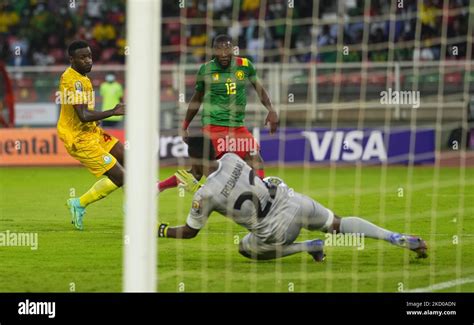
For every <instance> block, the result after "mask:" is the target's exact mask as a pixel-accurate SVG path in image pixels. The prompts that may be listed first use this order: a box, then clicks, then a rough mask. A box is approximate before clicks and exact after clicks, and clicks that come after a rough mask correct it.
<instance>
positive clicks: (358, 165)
mask: <svg viewBox="0 0 474 325" xmlns="http://www.w3.org/2000/svg"><path fill="white" fill-rule="evenodd" d="M173 3H174V2H173ZM166 6H167V5H166V1H165V7H166ZM173 8H174V11H172V10H170V11H168V12H166V10H165V11H164V12H165V17H163V33H164V35H165V36H164V47H163V57H164V62H168V63H172V64H174V63H178V66H177V71H175V72H174V73H175V76H176V78H177V80H178V81H177V83H176V85H177V90H178V92H179V94H180V96H181V97H182V98H183V100H182V101H180V112H181V114H180V115H176V118H175V120H174V124H173V126H174V127H176V126H178V127H179V123H180V121H182V119H183V117H184V112H185V110H186V108H187V104H188V101H189V98H190V96H191V95H192V93H193V87H194V75H195V73H196V71H197V68H198V67H199V64H201V63H204V62H205V61H208V60H210V59H211V58H212V46H211V44H212V39H213V37H214V36H216V35H217V34H221V33H227V34H229V35H231V36H232V37H233V39H234V42H235V44H236V45H237V46H238V49H237V50H238V55H239V56H243V57H247V58H249V59H250V60H251V61H252V62H254V63H255V65H256V67H257V74H258V75H259V77H260V79H261V80H262V82H263V84H264V86H265V88H266V89H267V90H268V92H269V94H270V97H271V99H272V102H273V104H274V106H275V108H276V109H277V110H278V112H279V117H280V124H279V131H278V133H277V135H276V136H271V135H269V134H268V133H266V132H260V131H261V130H262V129H264V126H263V121H264V119H265V116H266V110H265V109H264V108H263V106H262V105H261V104H260V102H259V99H258V96H257V95H256V93H255V91H253V89H252V88H251V87H249V88H248V90H247V94H248V105H247V119H246V126H247V127H248V128H250V129H256V130H257V134H259V138H260V141H261V144H262V146H265V144H266V143H269V141H273V140H275V139H277V140H278V142H277V144H276V145H275V146H273V147H272V148H273V149H275V151H276V154H275V155H272V159H270V162H269V163H268V166H269V167H270V171H271V173H276V174H277V176H279V177H281V178H283V179H285V177H286V176H288V182H292V184H291V183H290V186H291V185H293V186H295V187H296V188H297V191H298V192H301V193H304V194H306V195H308V196H311V197H312V198H314V199H316V200H318V201H321V202H323V203H324V205H325V206H327V207H329V208H330V209H333V210H335V211H341V212H340V214H341V215H342V216H347V215H351V216H352V215H354V216H363V217H365V218H366V219H368V220H370V221H372V222H374V223H376V224H378V225H380V226H382V227H387V228H390V227H394V228H396V229H391V230H394V231H398V232H403V233H407V234H411V233H416V234H419V235H421V236H422V237H423V238H425V239H426V240H427V241H428V242H429V244H430V261H431V262H428V263H427V264H428V269H429V272H427V273H423V272H422V271H419V272H418V273H417V272H416V271H414V270H413V267H412V266H413V259H412V257H411V255H410V254H411V252H410V251H408V250H405V251H403V252H400V251H397V253H399V254H400V255H403V260H402V261H401V263H402V264H401V266H400V267H399V269H398V270H400V271H401V276H398V275H394V272H395V271H394V269H393V263H392V261H391V260H390V257H388V258H387V255H386V252H387V250H388V249H390V247H387V244H386V243H384V242H383V241H380V242H378V243H375V242H370V241H369V242H368V243H367V245H368V246H371V248H370V249H367V255H368V256H363V255H362V254H361V253H360V251H359V250H357V249H353V250H352V251H349V253H348V252H347V251H346V252H345V253H344V254H345V255H343V256H344V262H343V264H341V261H340V260H339V261H338V260H337V259H335V256H337V254H338V252H337V249H336V248H334V249H330V252H331V253H332V254H333V256H332V258H329V259H328V260H327V261H326V262H325V266H324V270H323V271H322V273H318V275H319V276H321V277H322V279H323V283H324V284H323V285H321V286H316V287H315V286H314V284H313V282H314V281H315V280H316V279H315V278H314V276H313V275H312V272H313V271H314V270H313V269H314V265H313V262H312V261H311V260H309V259H308V256H307V255H305V254H301V256H299V257H298V258H297V259H296V262H297V267H295V268H292V267H288V263H290V264H292V263H295V259H292V260H287V259H277V260H276V261H275V262H274V269H273V270H271V271H269V268H268V265H265V264H263V266H262V264H259V263H251V264H250V265H249V266H248V267H249V272H248V274H249V279H248V280H247V282H248V283H247V284H246V285H241V284H239V283H238V280H242V279H241V277H239V275H238V274H236V273H235V272H234V271H233V269H234V266H235V265H234V263H235V259H234V258H233V257H232V255H235V254H237V253H236V247H237V246H235V245H234V246H232V245H226V246H224V247H223V248H222V250H219V253H220V254H224V255H225V259H224V261H223V262H222V266H223V267H224V268H225V270H224V272H223V273H222V274H220V273H218V274H216V275H214V274H213V273H212V272H214V271H215V270H212V265H214V259H215V258H216V256H215V255H216V254H217V255H218V253H216V250H215V249H213V248H215V245H216V242H217V241H216V240H215V239H213V236H217V237H220V238H225V241H226V242H230V243H234V244H235V243H238V241H239V240H240V239H241V238H242V237H243V235H245V233H246V232H245V231H243V230H242V229H240V228H235V227H234V226H233V225H232V224H231V223H230V221H228V222H227V223H222V224H221V223H216V224H212V223H211V224H210V225H209V227H208V229H207V230H205V231H204V232H205V233H206V235H205V236H202V237H201V238H200V239H199V240H200V244H201V246H200V248H201V252H200V253H199V260H200V264H201V276H200V284H199V285H197V286H195V287H193V289H192V290H194V291H226V292H227V291H262V290H263V291H312V290H320V291H353V292H357V291H406V290H411V289H413V288H415V287H416V286H417V285H418V283H420V281H419V278H420V277H423V276H427V277H428V279H429V280H428V283H427V284H426V285H427V286H432V285H434V284H435V283H437V282H439V281H440V279H441V278H443V279H444V278H446V277H449V276H448V273H443V271H442V270H440V269H439V267H438V266H437V263H436V261H439V260H440V258H441V257H438V256H437V252H440V251H442V252H443V253H442V254H446V250H448V251H451V252H455V253H454V254H455V261H454V264H453V265H452V266H453V267H454V268H455V274H450V275H452V276H455V277H456V278H462V277H463V272H464V273H466V272H467V273H469V272H471V271H472V265H471V268H467V269H466V266H465V265H466V263H464V264H463V261H462V259H463V256H464V255H463V251H462V245H459V244H458V243H459V242H456V240H466V241H467V240H470V238H471V237H472V233H469V230H466V229H465V227H464V221H465V216H467V215H468V213H470V212H472V209H471V208H466V206H467V205H466V191H465V189H466V186H470V185H472V182H471V180H469V179H468V175H469V173H466V166H470V164H472V155H471V152H470V151H469V148H468V146H469V145H468V140H469V139H468V133H467V130H468V129H469V128H468V123H469V116H468V114H469V105H472V98H471V97H470V96H471V95H470V93H472V91H473V89H474V71H473V68H472V47H473V39H472V35H473V31H474V30H473V19H474V18H473V11H472V10H473V9H472V8H473V4H472V2H470V1H449V0H444V1H442V0H441V1H422V0H419V1H401V0H392V1H376V0H372V1H370V0H367V1H355V0H354V1H277V0H261V1H245V0H244V1H226V0H221V1H218V0H216V1H210V2H205V1H183V2H180V3H179V6H178V8H176V6H174V7H173ZM395 95H396V96H395ZM397 96H398V97H397ZM403 96H406V97H405V99H406V100H405V101H404V100H403ZM193 123H194V124H193V125H194V126H195V127H198V126H199V118H196V119H195V121H194V122H193ZM165 128H166V126H165ZM170 128H171V125H170ZM292 128H293V129H296V130H298V132H299V133H298V132H296V133H295V132H289V131H288V130H290V129H292ZM318 128H320V129H318ZM354 130H360V131H362V134H363V135H362V138H360V139H359V140H360V144H361V145H362V149H360V150H362V151H361V152H360V155H359V156H357V155H356V156H357V157H356V158H354V159H344V158H343V157H344V152H349V153H352V154H355V152H356V151H359V149H358V146H357V145H354V142H351V140H350V139H349V138H347V132H349V131H354ZM374 130H376V131H377V132H380V134H382V135H383V137H382V142H383V146H384V147H385V148H386V149H387V150H388V151H387V154H388V156H387V157H386V158H385V159H382V158H381V159H369V158H368V159H364V155H365V152H363V151H364V150H366V148H365V149H364V145H366V144H367V141H370V140H367V137H370V136H371V135H373V131H374ZM422 130H431V131H432V133H430V135H431V138H430V137H428V138H426V137H425V136H424V135H423V134H422V133H420V131H422ZM301 132H306V135H307V136H306V140H307V142H306V144H305V145H304V147H303V149H302V153H301V155H300V156H301V158H300V159H299V160H298V159H296V160H293V159H291V157H290V156H291V155H292V154H293V152H294V151H292V148H291V147H292V146H293V143H294V142H292V141H296V140H297V139H298V138H301ZM328 132H333V133H331V135H327V134H328ZM338 132H341V133H340V134H338ZM344 132H346V133H344ZM404 132H405V133H407V134H408V135H407V136H403V137H400V138H398V136H401V134H403V133H404ZM311 133H313V134H312V135H311ZM326 135H327V136H328V146H327V147H328V148H330V149H328V151H326V153H325V154H324V153H323V154H322V156H321V159H319V160H318V159H317V158H316V155H317V154H318V150H319V153H321V150H322V148H323V147H324V141H325V137H326ZM331 136H332V138H331ZM311 137H313V140H315V141H316V144H315V145H316V147H312V144H309V143H308V142H310V140H311ZM397 139H399V140H397ZM427 139H428V140H427ZM429 139H431V140H429ZM426 141H428V142H429V141H431V142H432V143H433V147H432V150H431V151H423V150H421V151H420V148H421V147H423V143H425V142H426ZM356 142H357V141H356ZM394 142H396V143H394ZM402 142H403V143H404V144H405V147H406V148H407V149H406V150H405V151H400V152H398V151H397V150H395V152H394V153H390V149H389V148H395V147H396V146H397V143H398V144H400V143H402ZM338 144H339V146H340V148H339V150H338V149H337V146H338ZM315 148H316V149H315ZM273 157H274V158H275V159H273ZM264 158H265V157H264ZM426 162H428V163H429V164H433V166H432V168H429V169H425V170H423V169H422V168H421V167H419V164H421V163H426ZM394 164H395V165H394ZM400 164H401V165H400ZM181 166H182V167H185V166H186V162H185V161H182V162H181ZM272 166H273V168H272ZM315 166H322V169H314V167H315ZM429 166H430V165H429ZM447 166H452V167H455V168H456V172H455V173H454V174H453V176H447V175H448V174H446V172H445V171H446V167H447ZM292 168H296V169H298V170H299V174H298V176H296V177H295V176H294V173H293V172H292V170H293V169H292ZM315 170H316V171H315ZM315 174H316V175H317V176H314V175H315ZM421 174H423V175H424V176H420V175H421ZM319 177H323V179H322V180H321V182H319V181H318V182H317V183H314V181H315V179H318V178H319ZM450 191H452V194H450ZM450 195H452V197H451V196H450ZM368 197H373V198H372V199H370V200H371V201H372V203H371V204H370V205H368V204H367V203H368V201H369V198H368ZM394 198H395V199H394ZM425 199H426V200H427V201H426V202H427V203H426V205H424V204H422V203H421V202H422V201H423V200H425ZM182 200H183V205H182V206H183V207H184V208H183V209H179V210H180V211H179V213H182V214H186V212H187V209H186V204H185V200H186V199H185V198H183V199H182ZM393 200H399V201H398V203H396V204H394V203H393ZM373 202H375V203H373ZM180 206H181V205H180ZM451 217H452V218H451ZM449 218H451V219H449ZM446 219H449V220H446ZM453 220H454V221H453ZM448 222H452V223H454V227H453V224H448ZM463 227H464V228H463ZM321 236H322V235H321V234H316V233H309V232H305V231H303V232H302V234H301V237H300V238H306V239H308V238H315V237H321ZM176 247H177V250H176V260H177V264H176V265H177V270H176V272H175V275H176V278H177V279H178V280H177V284H178V286H179V284H180V283H181V284H184V283H185V282H186V280H185V278H186V276H187V273H186V263H185V262H184V261H183V257H182V254H180V252H183V250H184V249H185V248H184V246H183V243H182V242H181V241H177V242H176ZM389 256H390V255H389ZM367 264H369V265H371V267H369V268H368V270H367V267H366V265H367ZM341 269H343V270H341ZM210 270H211V273H209V272H210ZM319 271H320V270H319ZM288 272H290V273H291V276H288ZM268 273H271V274H272V276H271V279H272V280H273V283H272V284H269V283H268V281H266V280H267V279H266V278H265V277H267V276H268ZM215 276H217V277H219V276H221V277H222V278H220V280H222V281H223V283H224V285H218V284H216V282H219V281H218V280H216V278H215ZM414 277H415V281H413V280H412V279H414ZM292 279H293V280H292ZM341 281H342V283H344V284H343V285H341ZM413 283H415V284H413ZM295 288H296V289H295ZM315 288H316V289H315ZM456 290H461V287H460V286H457V287H456Z"/></svg>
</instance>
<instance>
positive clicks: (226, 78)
mask: <svg viewBox="0 0 474 325" xmlns="http://www.w3.org/2000/svg"><path fill="white" fill-rule="evenodd" d="M256 79H257V73H256V71H255V67H254V66H253V64H252V62H250V61H249V60H248V59H245V58H240V57H234V58H233V59H232V60H231V63H230V65H229V66H228V67H227V68H225V69H223V68H222V67H221V66H220V65H219V63H218V62H217V60H216V59H213V60H211V61H209V62H207V63H205V64H203V65H201V67H200V68H199V72H198V74H197V78H196V88H195V89H196V91H198V92H203V93H204V98H203V105H204V107H203V111H202V118H201V120H202V125H203V126H204V125H208V124H212V125H221V126H243V125H244V118H245V106H246V105H247V94H246V86H247V80H249V81H252V82H254V81H255V80H256Z"/></svg>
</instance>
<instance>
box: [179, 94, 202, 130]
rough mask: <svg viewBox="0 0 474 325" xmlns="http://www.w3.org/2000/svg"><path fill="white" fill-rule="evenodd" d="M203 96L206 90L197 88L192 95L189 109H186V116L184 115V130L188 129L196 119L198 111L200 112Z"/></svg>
mask: <svg viewBox="0 0 474 325" xmlns="http://www.w3.org/2000/svg"><path fill="white" fill-rule="evenodd" d="M203 97H204V92H202V91H197V90H196V91H194V94H193V97H191V101H190V102H189V105H188V110H187V111H186V116H185V117H184V122H183V131H186V130H187V129H188V126H189V124H190V123H191V121H192V120H193V119H194V117H195V116H196V114H197V112H199V107H201V103H202V99H203Z"/></svg>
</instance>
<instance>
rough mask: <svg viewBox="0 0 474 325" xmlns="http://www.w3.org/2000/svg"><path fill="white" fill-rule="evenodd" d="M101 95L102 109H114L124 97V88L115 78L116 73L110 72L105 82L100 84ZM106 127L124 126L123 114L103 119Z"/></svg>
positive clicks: (103, 124)
mask: <svg viewBox="0 0 474 325" xmlns="http://www.w3.org/2000/svg"><path fill="white" fill-rule="evenodd" d="M100 96H101V97H102V111H107V110H109V109H113V108H114V107H115V106H116V105H117V104H118V103H120V102H122V99H123V88H122V85H121V84H120V83H118V82H117V81H116V80H115V75H114V74H113V73H109V74H107V75H106V76H105V82H103V83H102V84H101V85H100ZM102 126H104V127H107V126H109V127H119V126H123V116H111V117H109V118H106V119H104V120H102Z"/></svg>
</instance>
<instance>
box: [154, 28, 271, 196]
mask: <svg viewBox="0 0 474 325" xmlns="http://www.w3.org/2000/svg"><path fill="white" fill-rule="evenodd" d="M233 50H234V46H233V44H232V38H231V37H230V36H228V35H219V36H217V37H216V38H215V39H214V42H213V54H214V57H213V59H212V60H210V61H209V62H206V63H205V64H203V65H201V67H200V69H199V71H198V74H197V78H196V79H197V80H196V87H195V91H194V94H193V96H192V98H191V101H190V103H189V106H188V110H187V112H186V117H185V119H184V122H183V127H182V134H183V138H184V139H185V141H186V137H187V136H188V131H187V130H188V127H189V124H190V123H191V121H192V120H193V118H194V117H195V116H196V114H197V112H198V111H199V108H200V107H201V104H203V110H202V118H201V121H202V126H203V133H204V134H206V135H207V136H208V137H209V138H210V139H211V140H212V143H213V146H214V151H215V152H216V158H220V157H221V156H222V155H223V154H225V153H227V152H233V153H235V154H237V155H239V156H240V157H241V158H242V159H244V160H245V161H246V162H247V163H248V164H249V165H250V166H251V167H252V168H253V169H254V170H255V172H256V174H257V175H258V176H259V177H261V178H263V177H264V169H263V159H262V157H261V155H260V148H259V145H258V143H257V142H256V140H255V139H254V137H253V136H252V134H251V133H250V132H249V131H248V129H247V128H246V127H245V126H244V119H245V107H246V104H247V94H246V86H247V81H248V82H250V83H251V84H252V85H253V87H254V88H255V90H256V92H257V94H258V96H259V98H260V101H261V103H262V104H263V106H265V108H266V109H267V110H268V115H267V117H266V119H265V125H266V124H270V133H271V134H273V133H274V132H275V131H276V129H277V124H278V115H277V113H276V112H275V110H274V109H273V106H272V103H271V101H270V98H269V97H268V93H267V91H266V90H265V88H264V87H263V86H262V84H261V82H260V81H259V79H258V77H257V73H256V71H255V67H254V66H253V64H252V62H250V61H249V60H248V59H246V58H241V57H238V56H234V55H233ZM201 177H202V171H201V170H200V168H199V167H197V166H194V165H193V166H192V167H191V170H190V171H188V172H187V171H184V170H180V171H178V172H177V173H176V174H175V175H173V176H171V177H170V178H168V179H166V180H164V181H162V182H160V183H159V185H158V188H159V190H160V191H163V190H165V189H167V188H170V187H175V186H177V185H178V184H182V185H183V186H185V189H187V190H188V191H190V192H194V191H196V190H197V189H198V188H199V183H198V180H199V179H201Z"/></svg>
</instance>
